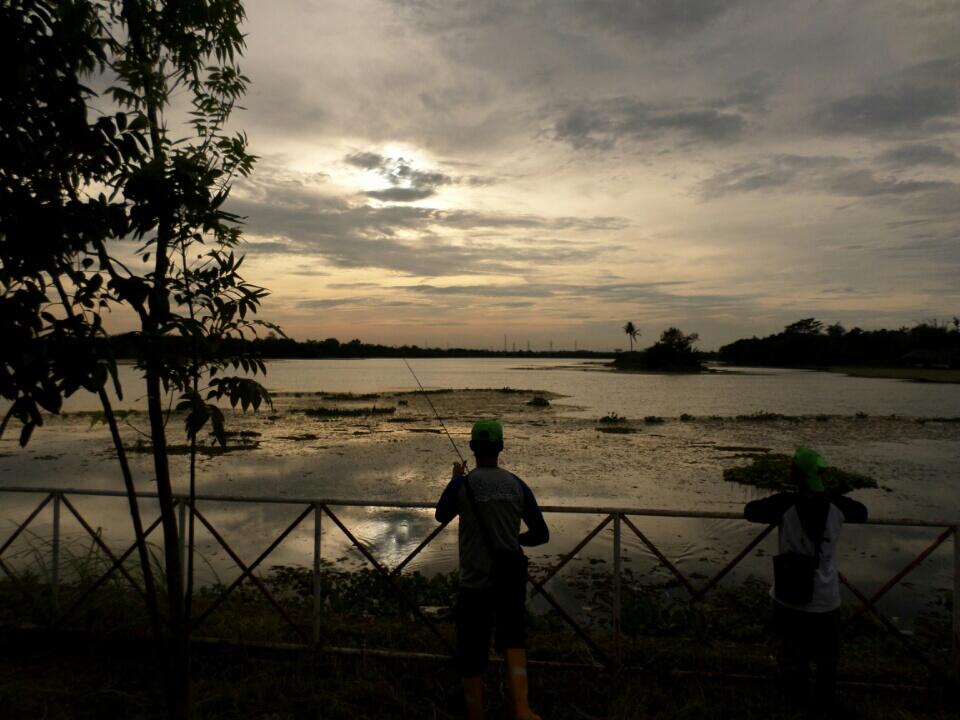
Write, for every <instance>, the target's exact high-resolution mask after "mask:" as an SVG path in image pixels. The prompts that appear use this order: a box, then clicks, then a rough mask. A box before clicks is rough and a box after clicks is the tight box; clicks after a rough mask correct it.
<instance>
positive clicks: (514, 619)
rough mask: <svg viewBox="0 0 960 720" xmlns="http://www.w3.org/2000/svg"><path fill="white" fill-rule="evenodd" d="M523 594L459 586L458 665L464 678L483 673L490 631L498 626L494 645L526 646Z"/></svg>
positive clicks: (499, 650)
mask: <svg viewBox="0 0 960 720" xmlns="http://www.w3.org/2000/svg"><path fill="white" fill-rule="evenodd" d="M525 601H526V597H525V594H524V593H514V594H513V596H512V597H498V595H497V593H496V592H494V590H493V589H492V588H491V589H484V590H479V589H474V588H460V592H459V594H458V595H457V605H456V610H455V611H456V623H457V667H458V668H459V670H460V674H461V675H462V676H463V677H472V676H474V675H481V674H482V673H483V672H484V670H486V667H487V653H488V651H489V649H490V630H491V628H492V627H493V626H494V625H495V626H496V629H497V633H496V640H495V642H494V647H496V649H497V651H498V652H502V651H503V650H504V649H505V648H522V647H526V640H527V609H526V602H525Z"/></svg>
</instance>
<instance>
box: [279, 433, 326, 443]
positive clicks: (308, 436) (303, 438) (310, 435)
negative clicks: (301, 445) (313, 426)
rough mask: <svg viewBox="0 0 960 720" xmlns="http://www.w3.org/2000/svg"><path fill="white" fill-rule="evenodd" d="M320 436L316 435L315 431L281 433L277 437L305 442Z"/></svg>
mask: <svg viewBox="0 0 960 720" xmlns="http://www.w3.org/2000/svg"><path fill="white" fill-rule="evenodd" d="M319 437H320V436H319V435H314V434H313V433H302V434H300V435H280V436H278V437H277V440H293V441H295V442H303V441H306V440H316V439H318V438H319Z"/></svg>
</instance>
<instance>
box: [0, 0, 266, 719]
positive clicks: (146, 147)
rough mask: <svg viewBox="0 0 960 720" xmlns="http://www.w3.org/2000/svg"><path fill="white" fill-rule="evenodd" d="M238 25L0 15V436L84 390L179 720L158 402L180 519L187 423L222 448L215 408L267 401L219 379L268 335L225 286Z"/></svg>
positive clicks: (184, 9)
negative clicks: (149, 479)
mask: <svg viewBox="0 0 960 720" xmlns="http://www.w3.org/2000/svg"><path fill="white" fill-rule="evenodd" d="M243 17H244V12H243V7H242V5H241V3H240V2H239V1H237V0H221V1H220V2H216V3H208V2H203V1H202V0H191V1H184V2H159V1H156V0H110V1H108V2H102V1H101V2H95V1H94V0H72V1H70V2H45V1H43V0H34V1H31V2H26V1H23V0H19V1H18V0H7V1H5V2H4V3H3V4H2V5H0V27H2V30H0V33H2V36H0V40H2V42H3V46H4V48H5V49H7V51H8V52H9V53H10V54H11V55H12V59H13V63H12V68H11V69H12V70H13V71H10V72H6V73H4V74H3V80H2V83H3V85H2V97H3V99H4V102H3V103H0V155H2V157H3V158H4V163H3V165H2V167H0V331H2V332H4V333H5V338H7V339H12V340H13V342H9V341H8V342H5V343H4V344H3V350H2V351H0V359H2V362H3V372H2V374H0V393H2V395H3V397H4V398H5V399H7V400H9V401H10V403H11V405H10V408H9V410H8V412H7V413H6V415H5V417H4V419H3V421H2V424H0V432H3V430H5V429H6V427H7V424H8V422H9V420H10V419H12V418H15V419H17V420H18V421H19V422H20V424H21V431H20V442H21V444H23V445H25V444H26V443H28V442H29V440H30V437H31V434H32V432H33V431H34V429H35V428H37V427H39V426H41V425H42V424H43V414H42V412H41V410H45V411H47V412H51V413H57V412H59V410H60V407H61V405H62V400H63V398H64V397H68V396H70V395H71V394H73V393H74V392H76V391H78V390H79V389H80V388H84V389H86V390H88V391H90V392H94V393H97V394H98V396H99V398H100V400H101V403H102V405H103V410H104V417H105V421H106V422H107V423H108V425H109V426H110V430H111V437H112V438H113V441H114V445H115V447H116V449H117V454H118V459H119V462H120V465H121V472H122V474H123V477H124V483H125V487H126V489H127V492H128V498H129V502H130V509H131V516H132V518H133V523H134V528H135V533H136V534H137V540H138V546H139V547H140V557H141V570H142V572H143V575H144V583H145V585H146V586H147V587H148V593H147V594H148V609H149V611H150V615H151V622H152V623H153V625H154V630H155V633H156V634H157V635H158V637H160V636H161V631H162V630H163V633H162V637H163V638H164V643H163V648H164V650H165V653H164V655H165V657H166V658H167V664H166V673H165V677H166V679H167V682H168V696H169V697H170V699H171V702H170V709H171V716H174V717H178V718H182V717H187V716H188V715H189V714H190V701H189V672H188V657H189V655H188V644H187V643H188V635H189V610H190V603H189V590H190V580H188V583H187V588H186V592H185V588H184V586H183V574H182V569H181V566H180V556H179V552H178V546H179V530H178V527H177V523H176V518H175V515H174V509H175V506H174V497H173V490H172V480H171V475H170V468H169V463H168V459H167V438H166V426H167V420H168V411H167V410H166V409H165V407H164V399H165V396H166V395H167V394H168V393H172V394H174V396H175V397H177V398H178V401H179V402H178V406H177V407H178V410H180V411H181V412H182V413H183V417H184V428H185V432H186V435H187V438H188V439H189V441H190V445H191V463H190V477H189V486H190V501H189V502H190V505H191V509H192V505H193V495H194V490H195V477H196V465H195V456H196V443H197V438H198V435H199V433H200V431H201V430H202V429H203V428H204V427H208V426H209V427H211V428H212V430H213V433H214V435H215V436H216V438H217V440H218V441H219V442H221V443H225V442H226V435H225V432H224V427H223V425H224V418H223V414H222V411H221V410H220V408H219V407H218V405H217V404H216V402H217V401H219V400H224V401H226V402H228V403H229V404H230V405H234V406H236V405H240V406H241V407H242V408H243V409H244V410H246V409H247V408H248V407H253V408H257V407H259V405H260V404H261V403H262V402H264V401H267V402H268V401H269V396H268V395H267V393H266V391H265V390H264V389H263V388H262V386H260V385H259V384H258V383H257V382H255V381H253V380H251V379H249V378H246V377H237V376H225V375H224V374H223V373H224V371H225V370H227V369H228V368H233V369H242V370H244V371H246V372H250V373H256V372H265V367H264V365H263V363H262V361H260V359H259V358H257V357H256V356H254V355H252V354H250V353H249V352H248V351H246V350H240V351H238V350H235V349H233V348H236V347H238V345H237V344H236V343H231V340H233V339H236V338H243V337H248V336H251V335H254V334H256V332H257V330H258V328H259V327H263V328H265V329H268V330H273V331H276V332H279V328H277V327H276V326H274V325H272V324H270V323H264V322H262V321H260V320H257V319H255V318H254V315H255V313H256V312H257V310H258V307H259V305H260V303H261V301H262V299H263V298H264V297H265V295H266V291H265V290H264V289H262V288H259V287H257V286H254V285H251V284H249V283H246V282H245V281H244V280H243V278H242V277H241V276H240V274H239V272H238V271H239V268H240V266H241V263H242V261H243V258H242V257H239V256H237V255H236V253H235V248H236V247H237V246H238V245H239V243H240V241H241V239H242V236H241V229H240V223H241V218H239V217H237V216H236V215H233V214H231V213H230V212H228V211H226V210H225V209H224V207H223V206H224V203H225V202H226V200H227V198H228V196H229V192H230V185H231V182H232V180H233V178H234V177H236V176H238V175H239V176H244V175H247V174H248V173H249V172H250V171H251V169H252V167H253V162H254V159H255V158H254V157H253V156H252V155H250V154H249V153H248V152H247V143H246V137H245V136H244V135H243V134H242V133H241V134H233V135H229V134H227V133H226V132H225V130H224V128H225V125H226V122H227V119H228V118H229V117H230V114H231V111H232V110H233V107H234V105H235V103H236V101H237V100H238V98H239V97H241V96H242V94H243V92H244V90H245V87H246V84H247V78H246V77H244V76H243V75H242V74H241V73H240V70H239V68H238V66H237V64H236V57H237V56H238V55H239V54H240V52H241V50H242V48H243V44H244V41H243V35H242V34H241V32H240V29H239V25H240V23H241V21H242V20H243ZM94 75H96V76H98V77H110V78H111V79H112V80H113V84H112V86H111V87H110V88H109V90H108V91H107V94H106V97H103V98H100V97H97V96H96V95H95V94H94V93H93V91H92V90H90V89H89V88H88V87H87V86H86V84H85V83H86V82H88V81H89V78H90V77H92V76H94ZM174 92H178V93H181V94H185V95H186V96H187V97H188V98H189V99H190V102H191V104H192V110H191V111H190V115H189V122H188V123H187V124H186V126H184V127H181V126H179V125H178V124H177V123H176V121H175V119H174V120H171V119H169V118H167V117H165V110H166V109H167V108H168V107H169V103H170V98H171V96H172V94H173V93H174ZM91 118H94V119H92V120H91ZM171 128H173V129H171ZM182 135H186V136H187V137H186V138H185V139H178V140H175V139H174V137H176V136H182ZM130 241H133V242H134V243H136V244H135V245H134V246H133V248H131V247H130ZM131 249H132V253H131ZM131 254H132V255H133V256H134V259H136V260H139V262H140V266H141V267H142V268H144V269H143V270H137V269H135V267H136V266H135V265H134V263H133V262H131V259H130V255H131ZM116 307H124V308H127V309H128V310H130V311H132V312H133V314H134V315H135V317H136V318H137V320H138V322H139V331H138V332H137V333H136V334H135V336H134V346H135V347H136V349H137V351H138V360H137V366H138V368H140V370H141V371H142V372H143V376H144V381H145V385H146V390H147V411H148V418H149V430H148V434H149V435H150V438H151V442H152V449H153V469H154V474H155V479H156V488H157V493H158V496H159V504H160V509H161V519H162V528H163V554H164V560H165V562H164V565H165V574H164V576H165V580H166V593H165V596H166V601H167V612H166V627H165V628H161V627H160V622H161V617H160V613H159V610H158V608H157V604H156V603H157V600H156V598H157V594H156V593H155V591H154V590H153V588H152V573H151V570H150V566H149V558H147V556H146V551H145V545H144V542H143V531H142V524H141V521H140V517H139V509H138V507H137V503H136V494H135V492H134V485H133V478H132V475H131V473H130V468H129V466H128V465H127V463H126V461H125V453H124V446H123V440H122V438H121V436H120V433H119V430H118V429H117V425H116V419H115V417H114V413H113V410H112V405H111V398H110V396H109V392H108V385H107V383H108V380H110V379H112V384H113V390H114V391H115V393H116V395H117V396H118V397H120V396H121V393H122V388H121V387H120V384H119V380H118V376H117V372H116V363H115V361H114V359H113V357H112V355H111V353H110V344H109V343H108V342H107V341H106V336H105V331H104V328H103V322H102V314H103V313H104V312H105V311H109V310H112V309H113V308H116ZM192 516H193V513H192V512H191V531H190V535H191V543H192ZM192 555H193V553H192V552H191V553H190V554H189V557H190V558H191V559H192ZM188 576H189V577H192V573H188Z"/></svg>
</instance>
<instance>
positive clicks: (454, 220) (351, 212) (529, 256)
mask: <svg viewBox="0 0 960 720" xmlns="http://www.w3.org/2000/svg"><path fill="white" fill-rule="evenodd" d="M244 190H245V192H246V197H236V198H233V199H231V201H230V210H231V211H232V212H235V213H238V214H240V215H242V216H246V217H247V224H246V229H247V230H248V232H249V233H250V234H251V235H257V236H260V237H261V238H263V239H253V240H251V241H250V242H248V243H247V245H246V249H247V251H248V252H249V253H254V254H275V255H303V256H308V257H309V256H320V257H323V258H324V259H325V260H326V261H327V262H328V263H330V264H332V265H334V266H337V267H343V268H359V267H375V268H384V269H387V270H393V271H398V272H402V273H407V274H411V275H431V276H439V275H449V274H460V273H464V272H473V273H505V274H514V273H515V272H517V270H518V268H523V267H527V266H530V265H537V266H541V265H551V264H560V263H566V262H586V261H589V260H593V259H595V258H596V257H597V254H598V251H597V250H596V249H595V248H594V247H593V246H591V245H589V244H587V243H569V242H566V241H564V240H562V239H561V240H552V239H546V240H540V241H538V240H536V239H535V238H533V239H532V238H529V237H524V238H522V239H519V240H518V239H516V238H514V237H513V234H512V233H515V232H517V231H520V230H522V231H524V232H525V233H529V232H530V231H542V232H565V231H587V230H591V229H601V230H605V229H609V228H618V227H623V226H624V225H625V224H624V223H623V221H620V220H618V219H616V218H607V217H598V218H584V219H580V218H563V217H561V218H543V217H537V216H532V215H517V216H511V215H506V214H503V215H497V214H483V213H479V212H471V211H440V210H434V209H431V208H419V207H409V206H400V205H388V206H385V207H374V206H370V205H358V204H352V203H350V202H348V201H347V200H346V199H344V198H336V197H330V196H325V195H321V194H318V193H315V192H312V191H310V190H309V189H306V188H303V187H297V186H296V185H295V184H292V183H284V184H280V185H272V184H270V183H268V182H263V181H261V182H259V183H258V184H256V185H252V184H251V185H246V186H244ZM441 231H445V232H447V233H449V232H450V231H456V233H455V238H456V240H460V241H461V242H456V241H453V240H450V239H447V238H443V237H440V232H441ZM503 233H506V235H503V236H502V234H503ZM478 236H482V237H483V238H484V239H482V240H481V239H478ZM464 240H466V241H465V242H464ZM497 240H511V241H512V242H510V244H509V245H508V246H504V244H503V243H498V242H496V241H497ZM619 247H620V246H618V245H617V244H615V243H609V242H608V243H605V245H604V250H606V251H610V250H617V249H619Z"/></svg>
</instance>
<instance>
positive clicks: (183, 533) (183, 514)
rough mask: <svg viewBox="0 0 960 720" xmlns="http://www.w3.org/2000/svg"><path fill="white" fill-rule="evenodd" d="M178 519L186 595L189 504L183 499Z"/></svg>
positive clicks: (183, 584) (182, 574) (182, 575)
mask: <svg viewBox="0 0 960 720" xmlns="http://www.w3.org/2000/svg"><path fill="white" fill-rule="evenodd" d="M177 502H178V507H177V517H178V522H179V524H180V537H179V538H178V539H179V542H180V547H179V550H180V578H181V580H180V582H181V583H182V585H181V587H182V588H183V591H184V593H186V591H187V503H186V502H185V501H184V499H183V498H180V499H179V500H178V501H177Z"/></svg>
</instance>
